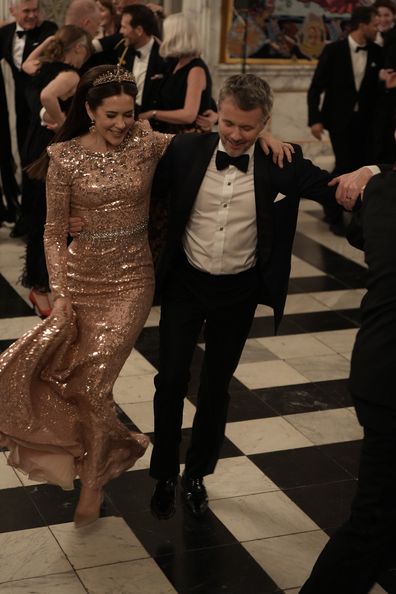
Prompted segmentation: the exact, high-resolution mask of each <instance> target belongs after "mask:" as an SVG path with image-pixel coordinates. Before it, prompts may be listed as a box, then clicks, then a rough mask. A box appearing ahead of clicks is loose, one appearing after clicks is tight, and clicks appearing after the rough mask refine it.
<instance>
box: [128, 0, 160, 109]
mask: <svg viewBox="0 0 396 594" xmlns="http://www.w3.org/2000/svg"><path fill="white" fill-rule="evenodd" d="M157 30H158V26H157V21H156V17H155V14H154V12H153V11H152V10H151V9H150V8H148V7H147V6H144V5H143V4H133V5H131V6H125V7H124V9H123V11H122V15H121V28H120V33H121V35H122V36H123V39H124V47H120V48H119V50H118V51H121V55H120V59H119V63H120V64H121V65H124V66H125V67H126V68H127V69H128V70H132V72H133V74H134V76H135V79H136V84H137V88H138V94H137V97H136V107H135V111H136V114H137V115H138V114H139V113H142V112H144V111H149V110H152V109H155V106H156V102H157V97H158V91H159V87H160V85H161V82H162V79H163V77H164V72H165V70H166V68H167V66H166V62H165V60H164V59H163V58H161V56H160V55H159V46H160V44H159V42H158V40H157V39H156V38H155V34H156V31H157Z"/></svg>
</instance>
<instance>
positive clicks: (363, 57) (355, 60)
mask: <svg viewBox="0 0 396 594" xmlns="http://www.w3.org/2000/svg"><path fill="white" fill-rule="evenodd" d="M348 43H349V50H350V52H351V60H352V69H353V78H354V80H355V88H356V90H357V91H359V89H360V86H361V84H362V81H363V78H364V73H365V71H366V65H367V51H360V52H357V51H356V49H357V48H358V47H359V44H358V43H356V41H355V40H354V39H352V37H351V36H350V35H348ZM358 109H359V105H358V103H356V105H355V111H358Z"/></svg>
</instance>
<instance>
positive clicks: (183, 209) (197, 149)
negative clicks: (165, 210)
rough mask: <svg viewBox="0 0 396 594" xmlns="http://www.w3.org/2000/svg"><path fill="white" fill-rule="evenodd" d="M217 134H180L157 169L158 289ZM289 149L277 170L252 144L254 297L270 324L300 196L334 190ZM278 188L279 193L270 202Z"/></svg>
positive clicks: (322, 198) (279, 302)
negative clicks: (163, 226)
mask: <svg viewBox="0 0 396 594" xmlns="http://www.w3.org/2000/svg"><path fill="white" fill-rule="evenodd" d="M218 139H219V137H218V135H217V134H201V135H196V134H180V135H178V136H176V137H175V139H174V141H173V142H172V144H171V145H170V147H169V148H168V150H167V152H166V154H165V155H164V157H163V159H162V160H161V162H160V164H159V166H158V168H157V172H156V175H155V178H154V183H153V200H156V199H158V198H159V199H162V198H163V197H164V196H168V197H169V214H168V236H167V240H166V243H165V246H164V249H163V251H162V253H161V254H160V256H159V260H158V263H157V270H156V274H157V289H158V291H159V292H160V291H161V287H162V286H163V284H164V282H166V277H167V275H168V274H169V272H170V271H171V270H172V268H173V266H174V264H175V262H176V260H177V258H178V256H179V254H180V250H181V245H182V244H181V242H182V237H183V233H184V230H185V227H186V225H187V222H188V220H189V217H190V214H191V211H192V209H193V206H194V201H195V199H196V196H197V193H198V191H199V188H200V185H201V183H202V180H203V178H204V175H205V173H206V169H207V167H208V164H209V162H210V159H211V157H212V155H213V152H214V150H215V148H216V147H217V143H218ZM295 149H296V152H295V155H294V158H293V162H292V163H286V164H285V166H284V168H283V169H280V168H279V167H277V166H276V165H274V163H273V162H272V159H271V157H266V156H265V154H264V153H263V151H262V150H261V148H260V146H259V145H258V144H257V145H256V148H255V157H254V159H255V161H254V185H255V197H256V212H257V232H258V245H257V255H258V268H259V275H260V288H259V302H260V303H265V304H266V305H269V306H270V307H272V308H273V309H274V315H275V327H277V326H278V324H279V322H280V320H281V319H282V315H283V309H284V305H285V301H286V294H287V287H288V282H289V274H290V262H291V251H292V245H293V239H294V234H295V230H296V223H297V214H298V206H299V202H300V197H304V198H311V199H313V200H316V201H318V202H320V203H322V204H324V203H326V202H331V201H333V200H334V190H333V189H332V188H329V187H328V185H327V184H328V181H329V180H330V175H329V174H328V173H327V172H326V171H322V170H321V169H319V168H318V167H316V166H315V165H313V164H312V163H311V161H308V160H307V159H304V158H303V156H302V151H301V148H300V147H299V146H296V147H295ZM279 193H281V194H284V195H285V198H283V199H282V200H279V201H276V202H274V200H275V198H276V197H277V195H278V194H279Z"/></svg>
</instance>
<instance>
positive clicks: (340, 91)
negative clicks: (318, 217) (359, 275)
mask: <svg viewBox="0 0 396 594" xmlns="http://www.w3.org/2000/svg"><path fill="white" fill-rule="evenodd" d="M395 18H396V5H395V4H394V2H393V0H376V2H375V3H374V4H373V5H371V6H361V7H358V8H355V10H354V11H353V13H352V15H351V19H350V22H349V34H348V35H347V37H346V38H345V39H342V40H340V41H337V42H334V43H330V44H329V45H327V46H325V48H324V50H323V52H322V54H321V56H320V58H319V61H318V64H317V66H316V69H315V72H314V74H313V77H312V82H311V85H310V88H309V91H308V123H309V126H310V127H311V131H312V134H313V136H314V137H315V138H317V139H319V140H321V139H322V137H323V132H324V130H327V131H328V133H329V136H330V141H331V144H332V148H333V151H334V155H335V168H334V174H335V175H340V174H343V173H346V172H349V171H353V170H354V169H356V168H357V167H361V166H362V165H364V164H367V163H378V162H380V163H392V162H394V161H395V160H396V144H395V141H394V138H393V130H394V129H395V125H396V27H395ZM325 216H326V219H327V221H328V222H329V224H330V228H331V229H332V230H333V231H334V232H335V233H336V234H344V226H343V221H342V211H341V209H340V208H337V207H333V208H331V209H330V211H326V212H325Z"/></svg>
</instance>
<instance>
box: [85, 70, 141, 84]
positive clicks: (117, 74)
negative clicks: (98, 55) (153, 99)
mask: <svg viewBox="0 0 396 594" xmlns="http://www.w3.org/2000/svg"><path fill="white" fill-rule="evenodd" d="M112 82H118V83H126V82H129V83H133V84H134V85H136V80H135V77H134V76H133V74H132V72H130V71H129V70H125V68H121V67H120V66H119V65H118V66H117V68H116V70H115V71H113V70H107V72H104V73H103V74H100V75H99V76H98V77H97V78H95V80H94V81H93V83H92V86H93V87H97V86H99V85H105V84H107V83H112Z"/></svg>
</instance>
